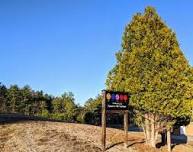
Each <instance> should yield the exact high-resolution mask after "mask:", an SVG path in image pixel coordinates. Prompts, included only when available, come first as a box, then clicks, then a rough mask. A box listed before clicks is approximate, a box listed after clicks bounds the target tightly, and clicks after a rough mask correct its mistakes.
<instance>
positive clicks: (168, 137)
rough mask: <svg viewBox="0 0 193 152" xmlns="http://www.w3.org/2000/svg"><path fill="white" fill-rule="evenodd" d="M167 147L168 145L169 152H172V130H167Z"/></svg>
mask: <svg viewBox="0 0 193 152" xmlns="http://www.w3.org/2000/svg"><path fill="white" fill-rule="evenodd" d="M167 145H168V152H171V133H170V129H167Z"/></svg>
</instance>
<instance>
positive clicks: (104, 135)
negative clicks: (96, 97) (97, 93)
mask: <svg viewBox="0 0 193 152" xmlns="http://www.w3.org/2000/svg"><path fill="white" fill-rule="evenodd" d="M102 93H103V100H102V122H101V123H102V138H101V143H102V151H103V152H104V151H105V150H106V103H105V102H106V101H105V96H106V92H105V91H103V92H102Z"/></svg>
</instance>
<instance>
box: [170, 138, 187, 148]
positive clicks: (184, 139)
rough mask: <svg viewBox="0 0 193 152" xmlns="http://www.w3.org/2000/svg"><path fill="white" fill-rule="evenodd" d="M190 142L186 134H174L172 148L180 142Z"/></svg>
mask: <svg viewBox="0 0 193 152" xmlns="http://www.w3.org/2000/svg"><path fill="white" fill-rule="evenodd" d="M187 142H188V138H187V136H186V135H173V136H172V149H173V148H174V147H175V146H177V145H180V144H186V143H187Z"/></svg>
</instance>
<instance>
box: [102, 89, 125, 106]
mask: <svg viewBox="0 0 193 152" xmlns="http://www.w3.org/2000/svg"><path fill="white" fill-rule="evenodd" d="M105 102H106V109H107V110H128V104H129V94H128V93H125V92H114V91H105Z"/></svg>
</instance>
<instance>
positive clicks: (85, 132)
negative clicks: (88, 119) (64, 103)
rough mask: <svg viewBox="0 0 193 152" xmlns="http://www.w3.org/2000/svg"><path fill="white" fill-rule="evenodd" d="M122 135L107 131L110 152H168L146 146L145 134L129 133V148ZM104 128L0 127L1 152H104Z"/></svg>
mask: <svg viewBox="0 0 193 152" xmlns="http://www.w3.org/2000/svg"><path fill="white" fill-rule="evenodd" d="M123 137H124V134H123V131H122V130H118V129H112V128H108V129H107V152H166V150H167V147H166V146H165V147H162V148H160V149H154V148H151V147H148V146H147V145H145V143H144V139H143V133H139V132H137V133H136V132H129V134H128V137H129V138H128V143H129V146H128V148H125V147H124V144H123ZM100 139H101V128H100V127H97V126H91V125H84V124H75V123H63V122H48V121H28V122H20V123H13V124H4V125H0V152H101V148H100V147H101V145H100ZM172 151H173V152H193V146H192V145H191V144H180V145H176V146H175V147H174V148H173V150H172Z"/></svg>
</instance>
